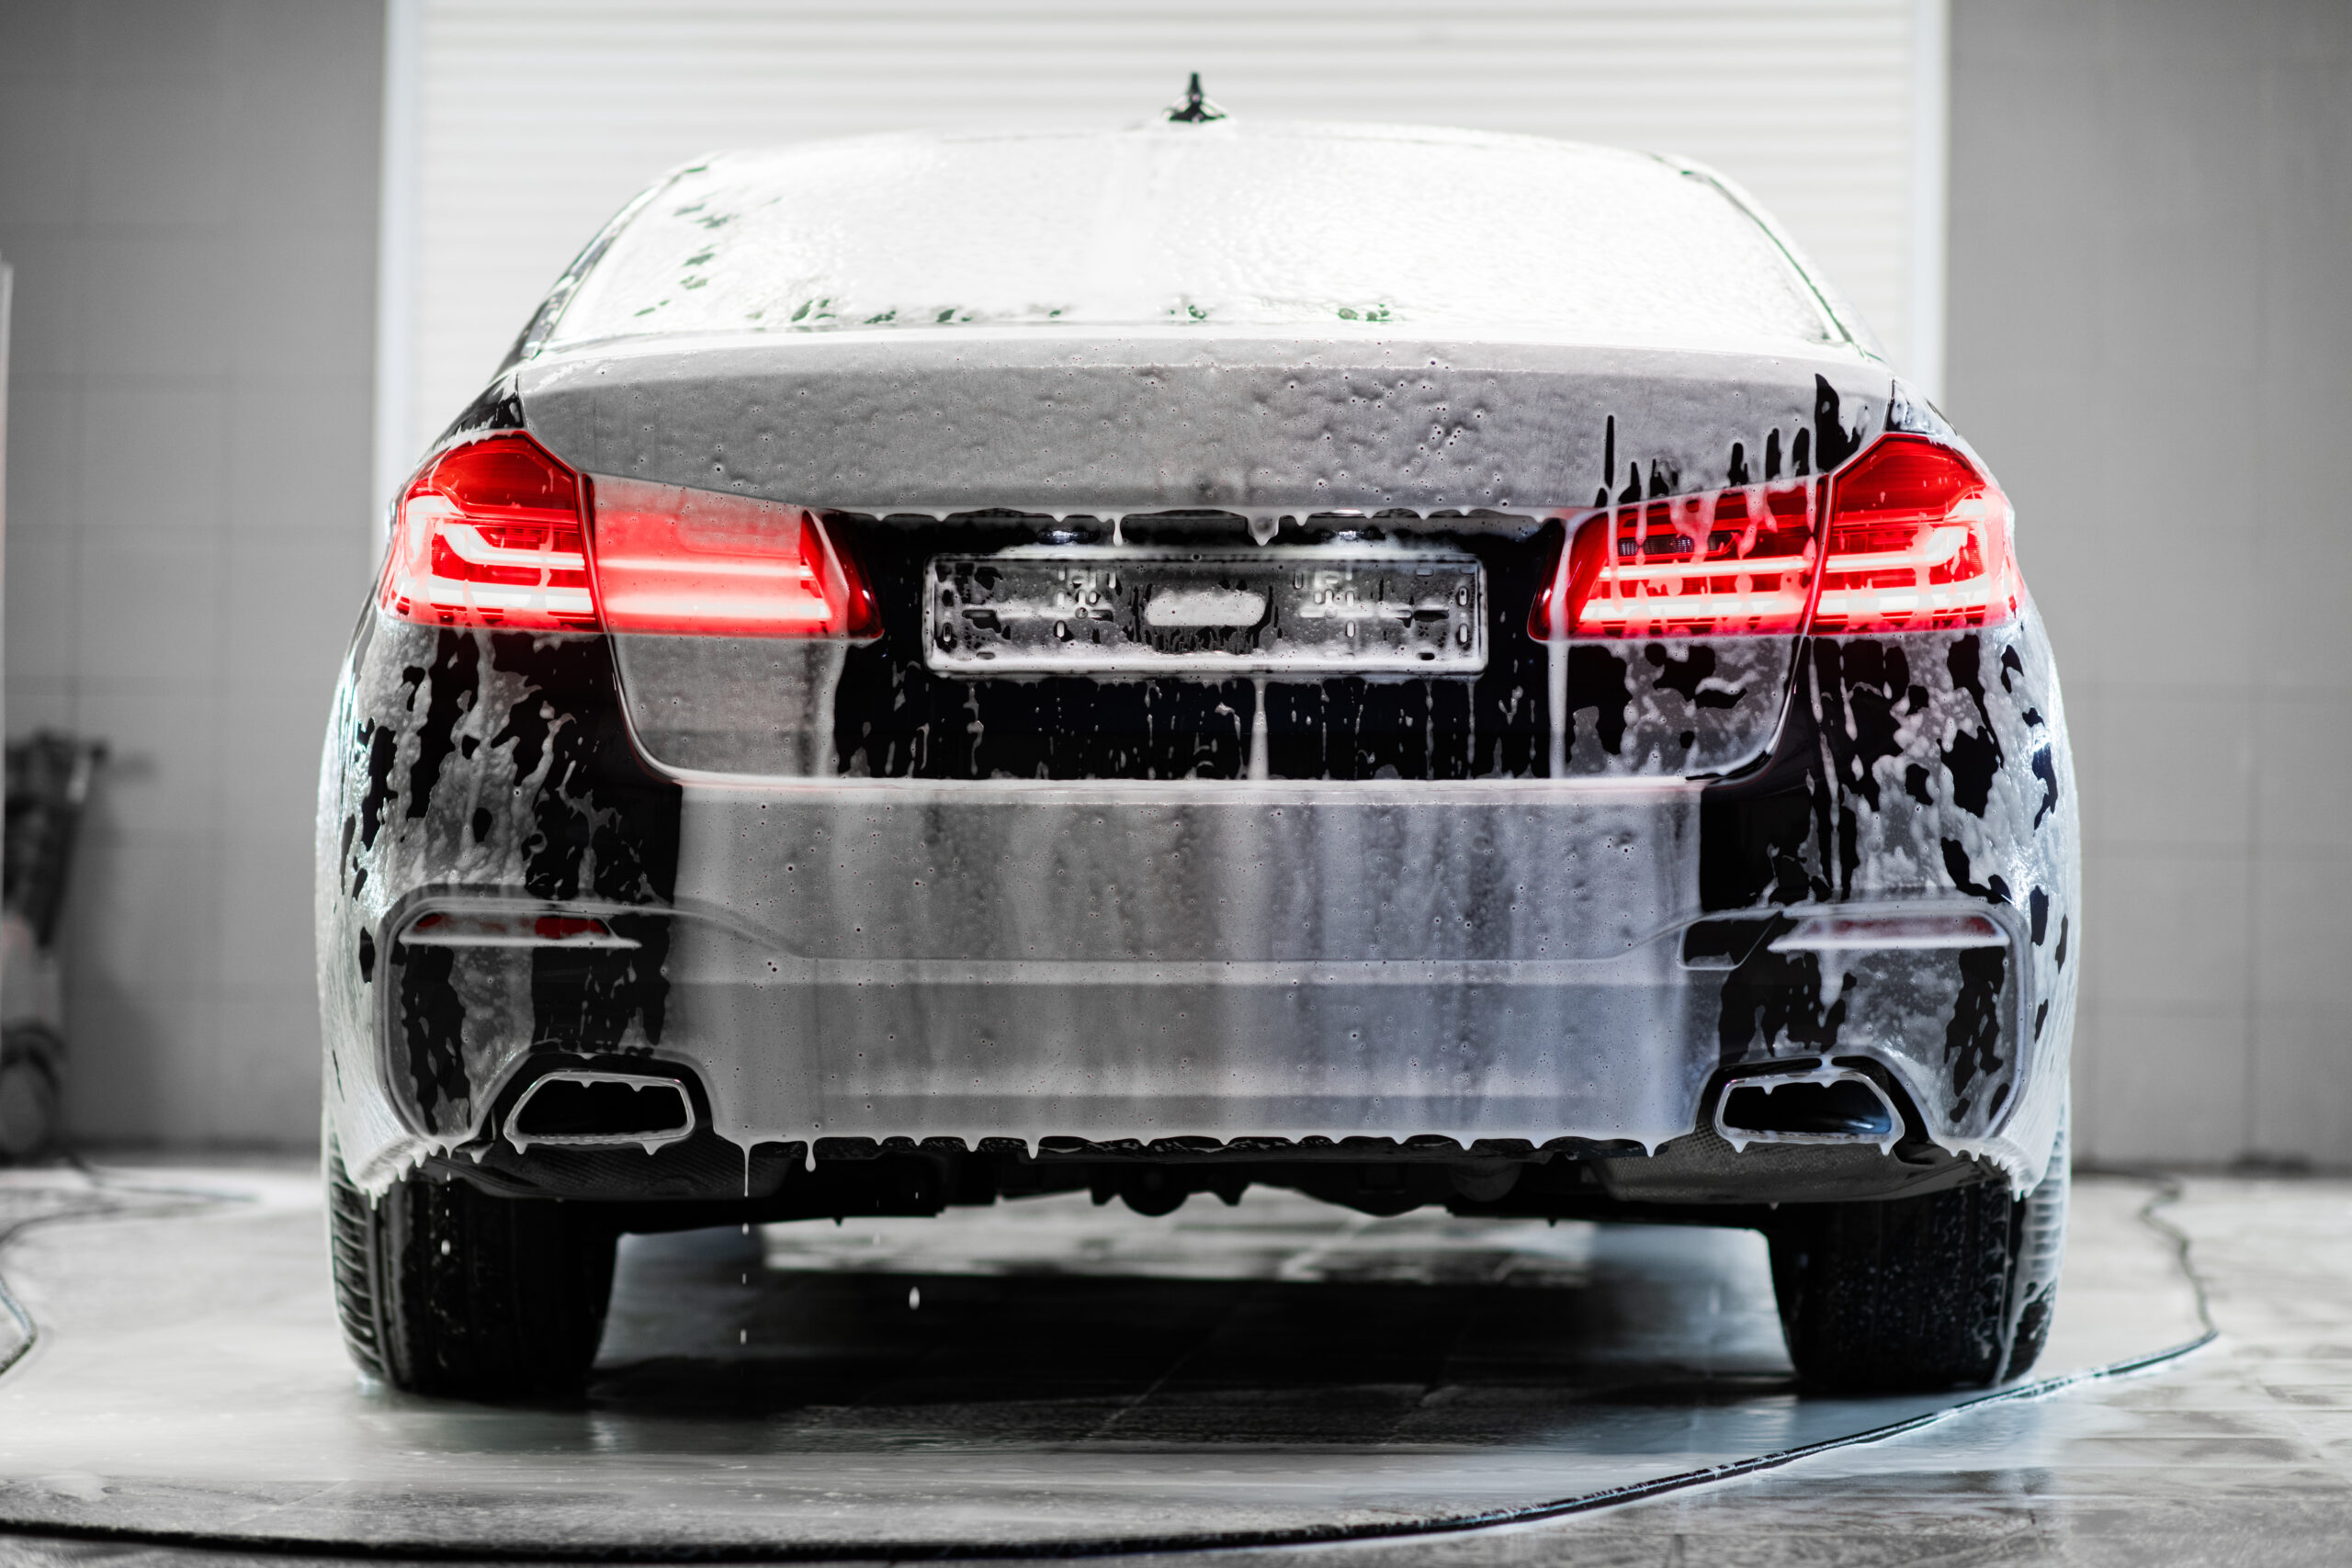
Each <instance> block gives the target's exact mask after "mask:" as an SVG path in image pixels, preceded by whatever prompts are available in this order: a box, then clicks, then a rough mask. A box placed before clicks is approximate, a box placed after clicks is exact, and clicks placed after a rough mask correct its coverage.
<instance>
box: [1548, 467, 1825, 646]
mask: <svg viewBox="0 0 2352 1568" xmlns="http://www.w3.org/2000/svg"><path fill="white" fill-rule="evenodd" d="M1813 513H1814V487H1813V486H1812V485H1810V484H1804V483H1799V484H1793V485H1747V486H1742V487H1741V488H1739V489H1737V490H1724V491H1715V492H1714V493H1713V494H1712V495H1679V496H1661V497H1659V498H1657V499H1656V500H1652V501H1632V502H1625V503H1624V504H1623V505H1622V506H1616V507H1611V508H1610V509H1609V510H1607V511H1605V512H1599V513H1593V514H1592V515H1591V516H1589V517H1587V518H1586V519H1585V520H1584V521H1583V522H1582V523H1580V524H1577V525H1575V534H1574V536H1573V542H1572V543H1571V544H1570V545H1569V547H1568V548H1567V549H1566V550H1565V551H1563V552H1562V558H1561V561H1560V565H1559V568H1558V570H1555V571H1554V572H1553V574H1552V577H1551V580H1550V581H1548V582H1547V583H1545V585H1544V590H1543V592H1541V593H1540V594H1538V595H1537V597H1536V602H1535V611H1534V614H1533V615H1532V616H1530V617H1529V621H1528V631H1529V633H1530V634H1531V635H1532V636H1534V637H1539V638H1543V639H1546V640H1549V639H1550V638H1553V637H1760V636H1763V635H1765V634H1767V633H1775V632H1792V631H1795V630H1796V629H1797V628H1798V627H1799V626H1803V625H1804V612H1805V603H1806V600H1807V599H1808V598H1809V597H1810V596H1811V593H1812V590H1813V534H1814V515H1813Z"/></svg>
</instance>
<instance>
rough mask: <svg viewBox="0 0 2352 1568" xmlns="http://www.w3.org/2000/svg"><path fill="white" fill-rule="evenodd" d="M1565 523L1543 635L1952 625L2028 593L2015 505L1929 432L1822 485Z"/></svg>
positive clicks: (1877, 446)
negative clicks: (2012, 529) (2012, 522)
mask: <svg viewBox="0 0 2352 1568" xmlns="http://www.w3.org/2000/svg"><path fill="white" fill-rule="evenodd" d="M1825 491H1826V496H1827V501H1826V517H1821V516H1818V515H1817V513H1818V512H1819V511H1821V510H1824V508H1822V507H1821V506H1820V504H1819V502H1820V497H1821V496H1822V495H1823V494H1824V493H1825ZM1571 528H1572V530H1573V532H1572V535H1571V540H1570V543H1569V546H1568V547H1567V548H1566V550H1563V551H1562V552H1561V556H1560V559H1559V562H1558V564H1557V565H1556V566H1555V569H1554V570H1553V572H1552V574H1551V576H1550V578H1549V579H1548V580H1547V581H1546V582H1545V583H1544V588H1543V590H1542V591H1541V592H1539V593H1538V595H1537V597H1536V602H1535V606H1534V610H1533V613H1532V615H1530V616H1529V618H1528V632H1529V635H1530V636H1532V637H1537V638H1539V639H1543V640H1550V639H1553V638H1559V637H1760V636H1765V635H1770V634H1786V633H1790V632H1795V631H1799V630H1802V629H1808V628H1809V629H1811V630H1813V631H1815V632H1820V633H1827V634H1839V635H1843V634H1849V633H1877V632H1893V631H1933V630H1943V629H1948V628H1951V627H1953V626H1987V625H1991V624H1994V623H1996V622H1999V621H2002V620H2006V619H2007V618H2008V617H2009V616H2010V615H2014V614H2016V613H2017V608H2018V603H2019V601H2020V600H2021V599H2022V597H2023V594H2024V589H2023V586H2022V585H2021V583H2020V581H2019V580H2018V574H2017V570H2016V567H2015V563H2014V562H2013V560H2012V559H2011V558H2010V554H2009V512H2008V502H2007V500H2006V499H2004V498H2003V496H2002V494H2001V492H2000V491H1999V490H1998V489H1997V488H1996V487H1995V485H1994V484H1993V482H1992V481H1991V480H1990V479H1986V478H1985V476H1984V475H1982V474H1980V473H1979V472H1977V470H1976V468H1975V466H1974V465H1973V464H1972V463H1970V462H1969V460H1968V459H1967V458H1966V457H1963V456H1962V454H1960V453H1959V452H1957V451H1954V450H1953V449H1952V448H1951V447H1949V446H1943V445H1941V444H1940V443H1939V442H1936V441H1933V440H1930V439H1928V437H1926V436H1922V435H1886V436H1882V437H1881V438H1880V439H1879V440H1878V441H1876V442H1875V443H1873V444H1872V445H1871V446H1870V447H1869V449H1868V450H1866V451H1864V452H1863V453H1862V454H1861V456H1860V457H1856V458H1855V459H1854V460H1853V461H1852V462H1850V463H1849V464H1847V465H1846V466H1845V467H1844V468H1840V469H1839V470H1838V472H1837V473H1836V474H1835V475H1834V476H1832V477H1831V478H1830V479H1828V480H1827V481H1826V482H1820V481H1811V482H1807V481H1800V482H1798V483H1795V484H1790V485H1760V486H1744V487H1742V488H1739V489H1736V490H1724V491H1715V492H1714V493H1713V494H1709V495H1685V496H1668V497H1661V498H1658V499H1656V500H1650V501H1637V502H1625V503H1623V505H1620V506H1615V507H1611V508H1608V509H1606V510H1603V511H1600V512H1595V513H1589V514H1588V515H1587V516H1586V517H1584V518H1583V519H1581V520H1580V521H1578V522H1576V523H1574V524H1572V525H1571ZM1817 534H1826V536H1827V539H1828V551H1827V558H1826V560H1823V561H1822V562H1821V563H1820V571H1819V573H1818V579H1819V580H1818V582H1817V583H1816V581H1815V575H1816V574H1815V570H1814V569H1815V558H1816V555H1817V554H1818V553H1819V552H1818V550H1817V547H1816V545H1815V539H1816V536H1817Z"/></svg>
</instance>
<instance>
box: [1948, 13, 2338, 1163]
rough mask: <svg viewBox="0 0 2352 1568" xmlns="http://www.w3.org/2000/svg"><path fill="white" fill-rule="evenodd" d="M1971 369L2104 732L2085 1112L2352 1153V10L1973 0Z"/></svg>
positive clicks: (2094, 745) (2151, 1136)
mask: <svg viewBox="0 0 2352 1568" xmlns="http://www.w3.org/2000/svg"><path fill="white" fill-rule="evenodd" d="M1952 69H1953V91H1952V106H1953V123H1952V211H1951V323H1950V343H1951V359H1950V363H1951V377H1950V385H1951V397H1950V400H1949V401H1950V405H1951V413H1952V415H1953V417H1954V418H1955V419H1956V420H1958V421H1959V422H1960V423H1961V424H1962V427H1963V428H1965V429H1966V430H1967V431H1968V433H1969V434H1970V436H1971V438H1972V439H1973V441H1974V442H1975V443H1976V444H1977V446H1979V447H1980V448H1981V449H1982V450H1983V452H1984V453H1985V456H1986V457H1987V458H1988V459H1989V460H1990V461H1991V462H1992V464H1993V465H1994V467H1995V468H1996V470H1997V471H1998V473H1999V475H2000V477H2001V479H2002V481H2003V482H2004V484H2005V485H2006V486H2007V489H2008V491H2009V493H2010V496H2011V497H2012V499H2013V500H2014V501H2015V502H2017V506H2018V539H2019V549H2020V554H2021V556H2022V558H2023V559H2024V562H2025V567H2026V571H2027V576H2028V579H2029V581H2030V582H2031V583H2032V585H2033V589H2034V592H2035V594H2036V596H2037V597H2038V598H2039V600H2040V601H2041V605H2042V609H2043V613H2044V614H2045V615H2046V616H2047V617H2048V619H2049V622H2050V626H2051V631H2052V636H2053V637H2054V638H2055V639H2056V641H2057V645H2058V652H2059V658H2060V661H2061V662H2060V668H2061V670H2062V671H2063V672H2064V677H2065V682H2066V701H2067V711H2068V717H2069V719H2070V721H2071V723H2072V726H2073V730H2074V737H2075V749H2076V755H2077V757H2078V759H2079V761H2080V765H2081V778H2082V789H2083V813H2084V823H2083V826H2084V830H2085V832H2084V837H2085V842H2086V879H2087V885H2088V886H2087V890H2086V900H2087V904H2088V911H2087V920H2088V927H2087V930H2086V932H2085V938H2084V964H2085V967H2084V981H2085V984H2086V991H2085V994H2084V1007H2083V1011H2082V1017H2081V1027H2080V1031H2079V1033H2078V1036H2077V1041H2076V1063H2077V1070H2076V1076H2075V1084H2076V1090H2077V1094H2078V1097H2079V1104H2080V1122H2079V1134H2078V1135H2079V1137H2080V1140H2081V1144H2080V1146H2081V1147H2082V1148H2083V1149H2084V1150H2085V1151H2086V1152H2087V1153H2088V1154H2090V1155H2091V1156H2094V1157H2097V1158H2100V1159H2107V1160H2183V1159H2186V1160H2197V1161H2224V1160H2232V1159H2235V1158H2239V1157H2241V1156H2249V1155H2251V1156H2289V1157H2301V1158H2304V1159H2309V1160H2312V1161H2315V1162H2319V1163H2323V1164H2332V1165H2345V1164H2352V897H2347V893H2348V892H2352V660H2346V657H2345V654H2344V649H2345V648H2346V646H2347V637H2346V625H2347V616H2346V593H2347V590H2346V582H2347V581H2352V571H2347V570H2346V567H2347V560H2346V552H2347V550H2352V525H2347V524H2346V492H2347V485H2346V479H2345V477H2344V476H2345V472H2346V459H2345V454H2346V444H2347V430H2348V429H2352V285H2347V281H2346V279H2347V273H2346V263H2345V257H2346V256H2347V255H2352V6H2346V5H2344V4H2342V0H2249V3H2245V4H2221V3H2202V0H2170V3H2160V0H2078V3H2076V4H2074V5H2069V6H2049V5H2044V4H2040V3H2038V0H1955V4H1954V6H1953V13H1952Z"/></svg>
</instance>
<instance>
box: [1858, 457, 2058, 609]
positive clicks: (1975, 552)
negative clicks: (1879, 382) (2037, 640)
mask: <svg viewBox="0 0 2352 1568" xmlns="http://www.w3.org/2000/svg"><path fill="white" fill-rule="evenodd" d="M2023 596H2024V588H2023V585H2022V584H2021V583H2020V581H2018V573H2017V568H2016V563H2015V561H2014V560H2013V559H2012V558H2011V557H2010V554H2009V503H2008V501H2007V498H2006V497H2004V496H2003V495H2002V494H2001V492H2000V491H1999V489H1997V488H1996V486H1995V485H1994V483H1993V481H1992V480H1990V479H1986V478H1985V476H1984V475H1983V474H1981V473H1979V472H1977V471H1976V468H1975V465H1974V464H1973V463H1971V462H1970V461H1969V460H1968V459H1967V458H1966V457H1963V456H1962V455H1961V454H1960V453H1958V452H1956V451H1954V450H1952V449H1951V447H1949V446H1943V445H1942V444H1941V443H1939V442H1936V441H1932V440H1930V439H1928V437H1927V436H1924V435H1887V436H1882V437H1881V438H1880V439H1879V440H1878V441H1877V442H1876V443H1874V444H1873V445H1872V446H1871V448H1870V449H1869V450H1868V451H1866V452H1864V453H1863V454H1862V455H1861V456H1860V457H1857V458H1855V459H1854V460H1853V461H1852V462H1851V463H1849V464H1847V465H1846V467H1844V468H1840V469H1839V470H1838V472H1837V473H1836V474H1834V475H1832V476H1831V478H1830V480H1829V558H1828V559H1827V560H1826V561H1825V562H1824V563H1823V564H1822V576H1821V596H1820V600H1819V602H1818V604H1816V606H1815V610H1814V616H1813V629H1814V630H1815V632H1819V633H1824V634H1852V633H1857V632H1898V631H1942V630H1948V629H1950V628H1952V627H1955V626H1990V625H1993V624H1995V623H1996V622H2000V621H2005V620H2007V619H2008V618H2009V617H2010V616H2011V615H2015V614H2017V610H2018V602H2019V600H2020V599H2021V598H2022V597H2023Z"/></svg>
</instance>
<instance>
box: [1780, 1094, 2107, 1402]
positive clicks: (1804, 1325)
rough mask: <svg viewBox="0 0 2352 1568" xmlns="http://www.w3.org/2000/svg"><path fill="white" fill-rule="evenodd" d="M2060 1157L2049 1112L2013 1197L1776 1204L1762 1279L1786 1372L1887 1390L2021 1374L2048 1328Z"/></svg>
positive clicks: (1966, 1192) (1850, 1388) (1996, 1189)
mask: <svg viewBox="0 0 2352 1568" xmlns="http://www.w3.org/2000/svg"><path fill="white" fill-rule="evenodd" d="M2067 1156H2068V1145H2067V1138H2066V1131H2065V1124H2064V1121H2063V1120H2062V1122H2060V1125H2059V1134H2058V1146H2057V1148H2056V1149H2055V1151H2054V1152H2053V1154H2052V1160H2051V1165H2050V1171H2049V1174H2048V1175H2047V1176H2045V1177H2044V1178H2043V1179H2042V1180H2041V1183H2040V1185H2038V1186H2036V1187H2035V1188H2034V1189H2033V1190H2031V1191H2030V1192H2029V1193H2027V1194H2026V1195H2025V1196H2024V1197H2022V1198H2013V1197H2012V1196H2011V1195H2010V1193H2009V1190H2008V1187H2007V1184H2006V1183H2003V1182H1999V1181H1989V1182H1978V1183H1975V1184H1973V1185H1971V1186H1967V1187H1959V1188H1953V1189H1951V1190H1948V1191H1943V1192H1935V1193H1930V1194H1928V1196H1926V1197H1924V1198H1903V1199H1896V1200H1894V1201H1882V1202H1860V1203H1822V1204H1808V1205H1805V1206H1804V1208H1803V1209H1799V1210H1795V1211H1793V1212H1792V1213H1789V1217H1788V1219H1787V1220H1786V1221H1785V1222H1784V1223H1783V1224H1781V1226H1780V1227H1779V1228H1778V1229H1776V1230H1775V1231H1774V1232H1773V1233H1772V1235H1771V1237H1770V1242H1771V1249H1772V1288H1773V1293H1774V1294H1775V1295H1776V1296H1777V1297H1778V1298H1779V1300H1780V1305H1781V1328H1782V1330H1783V1331H1784V1332H1785V1333H1786V1335H1787V1336H1788V1342H1789V1359H1790V1360H1791V1361H1792V1362H1794V1363H1795V1364H1796V1369H1797V1375H1798V1377H1800V1378H1801V1379H1803V1380H1804V1382H1806V1383H1807V1384H1809V1385H1811V1386H1813V1387H1815V1388H1819V1389H1823V1390H1826V1391H1830V1392H1835V1393H1905V1392H1915V1391H1925V1390H1932V1389H1946V1388H1969V1387H1982V1386H1984V1385H1985V1384H1988V1383H1991V1382H1996V1381H1998V1380H2001V1379H2005V1378H2014V1377H2021V1376H2023V1375H2024V1374H2025V1372H2026V1371H2028V1370H2030V1368H2031V1367H2032V1365H2033V1363H2034V1360H2035V1359H2036V1358H2038V1357H2039V1356H2040V1355H2041V1348H2042V1345H2043V1343H2044V1342H2045V1341H2046V1340H2047V1339H2048V1337H2049V1334H2050V1316H2051V1309H2052V1304H2053V1303H2054V1302H2055V1300H2056V1297H2057V1292H2058V1264H2059V1258H2060V1256H2061V1253H2062V1250H2063V1247H2064V1236H2065V1224H2066V1186H2067V1181H2066V1161H2067Z"/></svg>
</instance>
